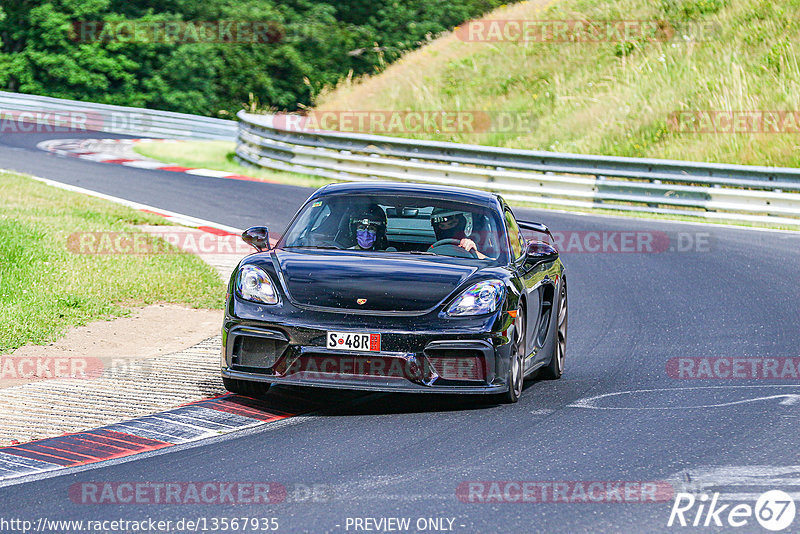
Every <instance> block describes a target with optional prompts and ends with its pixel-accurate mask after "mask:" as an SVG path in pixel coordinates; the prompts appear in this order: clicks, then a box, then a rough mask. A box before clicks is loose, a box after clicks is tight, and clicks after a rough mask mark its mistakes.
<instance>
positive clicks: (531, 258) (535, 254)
mask: <svg viewBox="0 0 800 534" xmlns="http://www.w3.org/2000/svg"><path fill="white" fill-rule="evenodd" d="M556 259H558V251H557V250H556V249H555V247H554V246H553V245H551V244H549V243H543V242H541V241H532V242H530V243H528V250H527V251H526V254H525V263H527V264H528V265H530V266H531V267H533V266H535V265H539V264H540V263H549V262H551V261H555V260H556Z"/></svg>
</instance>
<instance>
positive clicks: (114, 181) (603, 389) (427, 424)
mask: <svg viewBox="0 0 800 534" xmlns="http://www.w3.org/2000/svg"><path fill="white" fill-rule="evenodd" d="M95 136H97V135H95ZM54 137H57V135H53V134H43V135H41V136H39V135H31V134H18V135H3V136H2V137H0V168H6V169H14V170H18V171H22V172H27V173H31V174H34V175H37V176H41V177H45V178H50V179H53V180H57V181H60V182H64V183H68V184H74V185H78V186H81V187H84V188H87V189H91V190H95V191H99V192H102V193H106V194H110V195H114V196H118V197H122V198H125V199H128V200H133V201H136V202H141V203H145V204H149V205H152V206H155V207H157V208H161V209H165V210H170V211H174V212H178V213H183V214H186V215H192V216H195V217H201V218H205V219H209V220H212V221H215V222H219V223H223V224H227V225H231V226H235V227H239V228H244V227H247V226H248V225H253V224H263V223H266V224H268V225H269V226H270V228H271V229H272V230H273V231H280V230H282V229H283V225H285V224H286V222H287V221H288V218H289V217H290V216H291V215H292V214H293V213H294V211H295V209H296V208H297V207H298V206H299V205H300V203H301V202H302V201H303V200H304V199H305V198H306V197H307V196H308V195H309V193H310V191H309V190H308V189H303V188H297V187H291V186H285V185H275V184H267V183H257V182H248V181H237V180H225V179H215V178H203V177H197V176H190V175H186V174H181V173H171V172H166V171H150V170H141V169H134V168H126V167H122V166H119V165H108V164H101V163H94V162H90V161H83V160H78V159H71V158H61V157H56V156H52V155H48V154H45V153H44V152H41V151H38V150H37V149H36V148H35V145H36V143H37V142H39V141H41V140H44V139H50V138H54ZM67 137H77V136H76V135H75V134H69V135H67ZM516 213H517V217H518V218H521V219H528V218H532V219H534V220H540V221H542V222H544V223H546V224H547V225H549V226H550V228H551V229H552V230H554V231H557V232H565V244H566V245H567V246H566V247H565V248H564V249H563V256H562V257H563V261H564V264H565V265H566V268H567V277H568V278H567V279H568V283H569V302H570V308H569V312H570V316H569V319H570V324H569V337H568V344H567V368H566V371H565V376H564V378H563V379H562V380H560V381H554V382H547V381H530V382H528V383H527V385H526V389H525V392H524V394H523V396H522V399H521V401H520V402H519V403H518V404H516V405H491V404H487V403H485V402H481V401H480V400H479V399H475V398H471V397H467V398H457V397H438V396H436V397H434V396H427V395H426V396H407V395H397V394H359V395H356V396H355V400H353V398H354V396H353V395H344V394H342V393H337V392H324V395H325V396H326V397H327V402H326V403H324V404H325V405H327V406H328V408H325V409H323V410H322V411H320V412H317V413H314V414H312V415H310V416H307V417H298V418H293V419H287V420H286V421H284V422H282V423H280V424H275V425H271V426H268V427H265V428H264V429H260V430H259V429H255V430H251V431H246V432H241V433H234V434H230V435H227V436H223V437H220V438H218V439H213V440H210V441H207V442H201V443H199V444H195V445H194V446H190V447H183V448H181V447H175V448H173V449H169V450H167V451H161V452H154V453H148V454H144V455H141V456H138V457H135V458H134V459H132V460H129V461H124V462H117V463H115V462H110V463H104V464H100V465H99V466H92V468H89V469H85V470H82V471H77V472H76V471H64V472H63V473H66V474H61V475H60V476H54V477H51V478H44V479H40V480H34V481H26V482H23V483H18V484H16V485H11V486H6V487H3V488H0V502H2V503H3V509H4V511H3V514H2V515H3V516H4V517H15V518H21V519H29V520H36V519H37V518H40V517H46V518H48V519H50V520H53V519H75V520H90V519H91V520H97V519H109V520H112V519H128V520H133V519H137V520H140V519H142V518H147V517H150V518H153V519H156V520H173V521H177V520H180V519H183V518H188V519H193V520H196V519H198V518H207V520H208V521H209V525H210V520H211V518H220V517H228V518H231V517H239V518H272V517H274V518H277V520H278V525H279V528H278V531H279V532H306V531H307V532H359V531H361V532H363V531H367V530H366V528H367V527H369V528H373V529H375V528H377V527H376V526H375V525H376V523H369V522H363V521H362V522H360V523H359V522H357V521H356V519H357V518H360V519H363V518H375V519H376V520H380V519H381V518H384V519H385V518H389V517H392V518H395V517H396V518H409V519H410V531H415V530H416V529H417V527H419V526H422V527H425V529H424V530H425V531H430V532H434V531H453V532H470V533H472V532H514V531H517V532H570V533H574V532H652V531H672V530H675V529H676V528H677V527H672V528H670V527H668V526H667V523H668V520H669V518H670V512H671V509H672V505H673V500H674V499H673V498H672V496H673V493H675V492H680V491H687V490H691V491H704V492H706V493H707V494H709V495H711V494H712V493H714V492H716V491H720V492H723V493H736V494H742V493H743V492H744V493H746V494H747V495H751V496H752V495H758V494H761V493H762V492H764V491H767V490H771V489H782V490H784V491H786V492H789V493H793V494H794V495H797V492H798V491H800V488H798V486H799V485H800V484H799V483H798V482H797V480H798V477H797V473H798V472H800V453H798V436H800V402H798V400H800V376H798V374H797V373H799V372H800V371H798V370H797V369H795V368H793V367H791V365H793V364H792V362H798V361H800V348H798V347H800V328H798V302H800V284H798V282H799V281H800V276H799V275H798V266H800V234H791V233H780V232H763V231H749V230H743V229H732V228H726V227H713V226H703V225H691V224H678V223H666V222H657V221H644V220H637V219H626V218H608V217H595V216H585V215H577V214H568V213H559V212H549V211H533V210H525V209H520V208H518V209H517V210H516ZM581 232H597V234H594V236H593V237H590V234H588V233H581ZM626 232H628V233H630V232H648V234H646V235H649V236H650V237H652V236H656V238H655V241H656V242H658V243H664V239H669V241H668V244H667V245H664V246H660V247H655V248H656V249H657V250H649V249H647V247H645V248H643V249H638V250H636V251H634V252H615V251H614V248H619V247H617V246H616V245H617V244H618V243H620V241H618V240H619V239H622V237H621V236H622V235H623V234H625V233H626ZM627 235H631V234H627ZM634 235H638V234H634ZM648 239H649V238H648ZM604 240H605V241H606V243H603V242H604ZM598 243H600V245H598ZM597 246H600V248H601V250H600V251H598V252H588V251H587V250H586V249H588V248H596V247H597ZM651 248H652V247H651ZM670 248H671V249H672V250H670ZM790 357H794V358H795V359H794V360H791V359H787V358H790ZM681 358H683V359H684V360H680V361H679V359H681ZM691 358H705V360H699V359H698V360H691V362H690V363H686V362H687V361H689V360H688V359H691ZM715 358H716V359H715ZM720 358H722V359H720ZM748 358H749V360H748ZM735 359H741V360H736V361H739V362H745V363H741V364H740V365H738V367H737V364H736V363H735V362H734V360H735ZM754 359H758V360H754ZM761 359H778V361H779V362H780V363H779V366H778V367H777V373H778V375H774V374H773V375H769V373H766V376H767V378H762V377H763V376H764V375H765V373H763V372H761V371H763V369H762V367H763V366H761V365H759V364H758V363H759V362H761V361H762V360H761ZM702 362H705V364H703V363H702ZM786 362H789V363H788V364H787V363H786ZM690 364H696V367H691V368H690V367H681V366H688V365H690ZM703 365H706V367H705V369H706V370H708V369H712V374H713V376H710V375H709V374H705V375H702V376H704V378H702V379H685V378H681V374H680V373H682V372H683V371H686V373H689V375H685V374H684V376H695V375H692V374H691V373H701V371H700V370H701V369H703ZM787 365H788V366H789V367H786V366H787ZM715 366H716V367H715ZM686 369H689V370H688V371H687V370H686ZM743 369H744V370H743ZM787 369H788V370H787ZM725 370H728V371H730V372H729V373H728V377H723V376H722V375H723V374H724V372H725ZM792 370H794V371H795V372H794V374H793V373H792ZM734 372H735V373H738V374H737V376H746V378H730V375H731V374H732V373H734ZM775 376H783V377H784V378H782V379H781V378H778V379H776V378H775ZM743 386H746V387H743ZM301 391H302V390H301ZM769 468H774V469H769ZM721 473H724V474H725V476H722V474H721ZM787 473H788V474H787ZM791 474H793V475H794V476H793V477H792V476H790V475H791ZM792 478H793V479H794V481H793V482H791V480H792ZM741 480H747V485H746V489H742V486H740V484H741ZM148 481H149V482H188V481H196V482H202V481H217V482H220V481H222V482H241V481H268V482H276V483H279V484H282V485H283V486H285V488H286V489H287V494H286V498H285V499H284V500H283V502H281V503H278V504H270V505H263V504H259V505H255V504H243V503H240V504H234V505H229V504H225V505H201V504H184V505H173V504H170V505H163V504H161V505H159V504H121V505H117V504H104V505H92V504H76V503H74V502H73V500H71V498H70V495H69V490H70V487H71V486H72V485H73V484H76V483H83V482H128V483H136V482H148ZM492 481H496V482H498V483H497V484H494V485H492V484H491V482H492ZM526 481H527V482H540V483H545V482H547V483H550V484H551V485H547V484H541V485H539V486H536V487H540V488H542V487H544V488H553V487H554V486H552V483H559V484H561V485H560V486H558V487H560V488H561V490H562V491H561V492H560V493H558V495H556V494H554V493H553V492H552V491H550V492H548V493H547V494H546V495H545V496H544V497H542V498H540V499H538V500H543V501H545V502H501V501H511V500H514V496H515V495H516V496H519V495H518V494H517V493H515V491H517V490H516V489H515V488H518V486H515V485H514V484H508V483H509V482H526ZM470 482H472V483H473V485H472V486H470V485H469V483H470ZM592 482H601V483H603V484H602V485H597V484H596V485H595V486H594V487H601V486H602V487H604V488H607V487H608V484H605V483H607V482H610V483H614V482H628V483H629V484H628V485H627V486H625V487H628V488H629V489H630V491H629V492H628V493H627V494H626V493H625V491H623V492H622V497H621V498H617V497H619V495H618V494H613V492H612V494H610V495H607V498H603V497H602V496H601V498H599V499H597V501H593V500H592V499H590V498H582V497H581V495H582V494H581V492H580V491H579V489H580V488H584V489H588V488H589V486H590V485H591V483H592ZM476 483H482V485H481V484H476ZM650 483H652V484H656V487H658V488H661V489H662V490H663V489H664V488H667V494H666V495H667V496H666V497H663V498H660V499H655V500H656V501H659V502H651V501H652V500H653V499H652V498H649V497H650V494H648V493H646V492H642V491H639V490H638V489H637V488H639V489H641V488H642V487H643V486H642V485H643V484H644V485H645V486H644V487H647V488H650V487H652V486H650V485H649V484H650ZM792 484H793V485H792ZM459 488H461V490H463V489H464V488H468V489H469V488H471V489H472V490H474V492H471V491H464V492H462V491H457V490H459ZM476 488H477V489H476ZM481 488H483V489H481ZM497 488H499V489H497ZM631 488H632V489H631ZM737 488H738V489H737ZM498 492H499V493H498ZM592 495H593V496H595V497H596V496H597V493H593V494H592ZM481 498H483V499H484V500H489V501H491V502H488V503H486V502H474V501H480V500H481ZM797 498H798V497H797V496H795V499H797ZM742 499H744V500H741V501H735V502H750V504H753V503H752V501H748V500H746V496H745V497H742ZM534 500H536V499H534ZM587 500H588V501H590V502H584V501H587ZM640 500H645V501H646V502H638V501H640ZM471 501H472V502H471ZM554 501H555V502H554ZM564 501H568V502H564ZM620 501H625V502H620ZM696 511H697V507H695V508H693V509H692V510H691V512H687V513H686V518H687V520H688V521H693V520H694V517H695V512H696ZM420 519H422V522H421V523H418V521H419V520H420ZM722 519H723V520H724V519H725V514H723V515H722ZM429 520H430V521H429ZM702 520H705V516H703V519H702ZM358 525H360V526H361V528H357V526H358ZM381 525H383V526H386V525H387V524H385V523H383V524H381ZM711 525H712V528H706V529H704V530H705V531H714V530H717V531H722V530H726V531H728V530H729V527H728V526H727V525H726V526H725V527H723V528H719V527H717V528H716V529H714V528H713V522H712V523H711ZM798 525H800V519H798V520H797V521H796V522H795V524H794V526H795V528H796V529H797V530H800V527H798ZM683 530H698V529H683ZM701 530H702V529H701ZM736 531H737V532H765V530H764V529H763V528H762V527H761V526H760V525H759V524H758V522H757V521H756V520H755V518H753V517H751V518H749V522H748V523H747V524H746V525H745V526H744V527H742V528H739V529H736Z"/></svg>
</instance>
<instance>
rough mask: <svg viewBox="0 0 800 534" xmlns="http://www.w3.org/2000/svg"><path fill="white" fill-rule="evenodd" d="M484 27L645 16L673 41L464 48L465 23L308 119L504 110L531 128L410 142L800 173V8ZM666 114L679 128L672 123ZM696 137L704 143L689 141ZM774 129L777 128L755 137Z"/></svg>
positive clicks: (768, 5) (628, 12) (566, 1)
mask: <svg viewBox="0 0 800 534" xmlns="http://www.w3.org/2000/svg"><path fill="white" fill-rule="evenodd" d="M488 18H493V19H498V20H550V21H554V20H566V21H571V20H584V21H614V20H626V21H631V20H641V21H654V22H656V23H657V24H660V25H661V27H662V28H664V27H666V28H668V29H669V28H673V29H674V28H677V29H678V31H677V32H676V33H675V34H674V35H671V36H670V38H666V37H663V38H662V37H658V38H656V39H647V38H643V37H641V36H640V37H636V36H634V38H632V39H631V40H628V41H620V40H614V39H607V40H603V41H601V42H552V41H551V42H541V40H533V41H528V42H520V41H517V42H497V41H493V42H468V41H467V40H465V39H464V38H463V36H464V33H460V32H463V31H464V27H462V28H459V29H457V31H456V32H455V33H451V34H448V35H445V36H443V37H441V38H440V39H437V40H436V41H434V42H433V43H431V44H429V45H427V46H425V47H423V48H421V49H419V50H416V51H413V52H410V53H408V54H407V55H406V56H405V57H403V58H402V59H401V60H399V61H398V62H396V63H395V64H393V65H391V66H389V67H388V68H387V69H386V70H385V71H384V72H383V73H381V74H379V75H376V76H372V77H366V78H362V79H357V80H354V81H345V82H343V83H341V84H340V85H339V86H338V87H337V88H336V89H335V90H333V91H329V92H327V93H324V94H323V95H322V96H321V97H320V98H319V99H318V102H317V105H318V108H317V109H318V110H335V111H341V110H372V111H374V110H418V111H440V110H447V111H467V112H476V111H479V112H488V114H489V116H491V114H492V113H494V112H501V111H502V112H508V113H510V114H512V115H514V114H517V115H518V116H520V117H530V118H531V119H532V120H531V123H530V124H528V125H524V126H522V127H520V126H517V127H516V128H514V131H500V132H498V131H494V132H489V133H466V132H464V131H455V132H452V131H451V132H444V133H438V134H437V133H431V134H428V133H424V134H408V133H407V134H406V136H413V137H423V138H430V139H437V140H447V141H458V142H467V143H478V144H488V145H499V146H506V147H514V148H525V149H539V150H552V151H559V152H578V153H593V154H611V155H620V156H641V157H657V158H674V159H687V160H696V161H716V162H736V163H745V164H760V165H781V166H794V167H798V166H800V115H799V114H797V113H796V112H797V111H798V110H800V68H799V67H798V61H797V52H798V49H799V48H800V0H784V1H781V2H775V1H770V0H618V1H615V2H609V1H608V0H561V1H558V0H556V1H554V2H542V1H533V2H526V3H523V4H516V5H512V6H509V7H506V8H501V9H499V10H497V11H495V12H493V13H492V14H491V15H490V16H489V17H488ZM659 21H660V22H659ZM687 32H688V34H687ZM667 33H669V32H667ZM704 110H713V111H715V112H720V111H721V112H725V113H723V114H722V115H720V114H719V113H716V114H714V115H713V116H714V117H717V118H719V117H722V119H725V117H733V115H732V112H737V113H738V119H737V120H739V119H741V120H745V121H746V120H750V121H758V120H762V119H763V120H762V123H758V122H752V125H751V126H747V125H748V124H750V123H746V122H743V123H740V124H737V126H736V129H737V131H738V132H740V133H723V132H714V125H715V124H716V126H717V127H718V128H722V129H723V130H724V129H725V126H726V124H725V122H724V121H723V122H714V123H710V124H709V123H707V121H706V119H707V118H708V117H709V116H712V115H709V114H705V115H704V114H703V113H699V114H698V113H694V112H695V111H704ZM763 110H771V111H779V112H783V111H789V112H792V111H794V112H795V114H791V113H790V114H789V115H787V116H784V115H783V114H778V115H775V116H777V117H778V118H779V122H780V124H779V125H778V126H774V125H772V123H770V122H769V121H767V120H766V116H764V115H761V114H759V113H758V112H759V111H763ZM676 112H684V113H682V114H678V115H675V113H676ZM739 112H748V113H749V114H747V115H745V114H743V113H739ZM775 116H773V118H774V117H775ZM670 117H673V118H674V117H678V118H679V119H680V120H679V121H678V122H677V123H675V122H672V123H670ZM692 118H694V119H695V120H696V121H699V122H694V123H692V122H691V119H692ZM722 119H720V120H722ZM773 122H774V121H773ZM698 128H700V129H701V130H702V131H704V132H705V133H696V131H697V129H698ZM770 128H772V129H773V130H774V129H777V130H779V132H778V133H758V132H753V131H752V130H754V129H755V130H758V131H759V132H760V131H762V130H764V129H767V130H769V129H770ZM681 129H682V130H684V131H679V130H681ZM687 130H688V131H687ZM376 133H380V132H376Z"/></svg>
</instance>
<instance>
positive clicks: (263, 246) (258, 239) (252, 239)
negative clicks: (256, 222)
mask: <svg viewBox="0 0 800 534" xmlns="http://www.w3.org/2000/svg"><path fill="white" fill-rule="evenodd" d="M242 241H244V242H245V243H247V244H248V245H250V246H251V247H253V248H255V249H256V250H257V251H259V252H264V251H267V250H269V228H267V227H266V226H252V227H250V228H248V229H247V230H245V231H244V232H242Z"/></svg>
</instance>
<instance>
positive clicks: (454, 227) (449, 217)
mask: <svg viewBox="0 0 800 534" xmlns="http://www.w3.org/2000/svg"><path fill="white" fill-rule="evenodd" d="M431 225H432V226H433V232H434V233H435V234H436V241H441V240H443V239H455V240H456V241H458V242H459V243H458V246H459V247H461V248H463V249H464V250H466V251H467V252H471V251H473V250H474V251H475V255H476V256H477V257H478V258H479V259H484V258H486V255H484V254H481V252H480V251H479V250H478V246H477V245H476V244H475V241H473V240H472V239H470V238H469V237H467V234H466V228H467V216H466V214H465V213H464V212H463V211H459V210H451V209H446V208H434V210H433V212H432V213H431Z"/></svg>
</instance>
